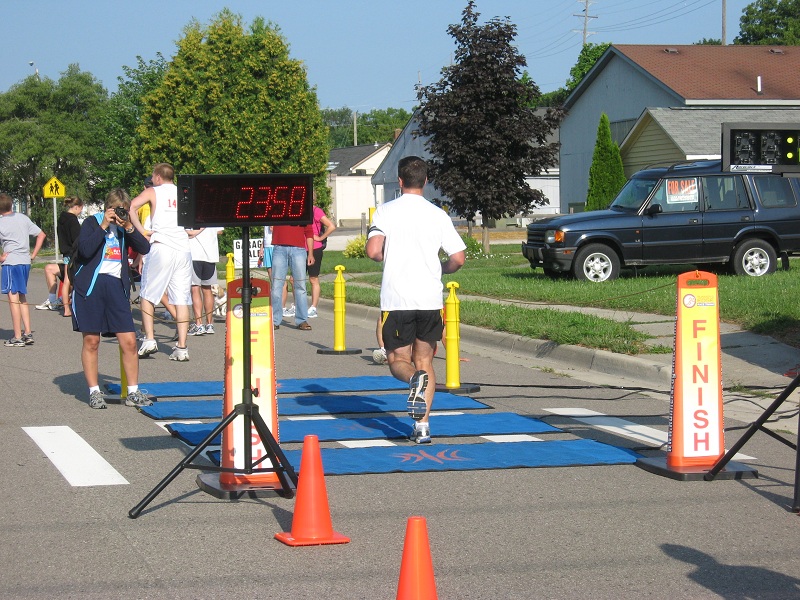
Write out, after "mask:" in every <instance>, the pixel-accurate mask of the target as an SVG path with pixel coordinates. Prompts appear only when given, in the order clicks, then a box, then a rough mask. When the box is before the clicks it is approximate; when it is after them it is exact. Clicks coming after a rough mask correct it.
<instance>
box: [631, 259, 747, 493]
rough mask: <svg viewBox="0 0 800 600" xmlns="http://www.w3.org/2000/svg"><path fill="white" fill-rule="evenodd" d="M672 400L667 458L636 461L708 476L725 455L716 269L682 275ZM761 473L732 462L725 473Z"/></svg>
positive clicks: (661, 470) (668, 471)
mask: <svg viewBox="0 0 800 600" xmlns="http://www.w3.org/2000/svg"><path fill="white" fill-rule="evenodd" d="M670 404H671V408H672V411H671V414H670V424H669V425H670V427H669V449H668V452H667V456H666V459H664V458H643V459H639V460H638V461H636V464H637V465H638V466H640V467H642V468H643V469H645V470H648V471H652V472H654V473H657V474H659V475H664V476H666V477H670V478H672V479H678V480H683V481H689V480H699V479H703V477H704V476H705V474H706V473H707V472H708V471H709V470H710V469H711V468H712V467H713V466H714V464H715V463H716V462H717V461H718V460H719V458H720V457H722V456H723V455H724V454H725V437H724V429H723V408H722V406H723V404H722V353H721V343H720V334H719V294H718V289H717V276H716V275H714V274H713V273H706V272H702V271H691V272H688V273H682V274H681V275H679V276H678V297H677V319H676V322H675V350H674V355H673V373H672V397H671V402H670ZM757 476H758V471H756V470H754V469H751V468H749V467H747V466H746V465H742V464H738V463H733V462H732V463H730V464H729V465H728V469H727V470H726V472H725V473H724V475H723V476H722V477H720V478H721V479H742V478H748V477H757Z"/></svg>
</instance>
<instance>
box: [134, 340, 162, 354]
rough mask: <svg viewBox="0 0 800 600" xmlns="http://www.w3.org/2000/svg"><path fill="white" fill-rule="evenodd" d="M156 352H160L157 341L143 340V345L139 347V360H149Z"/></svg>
mask: <svg viewBox="0 0 800 600" xmlns="http://www.w3.org/2000/svg"><path fill="white" fill-rule="evenodd" d="M156 352H158V343H157V342H156V341H155V340H142V345H141V346H139V358H147V357H148V356H150V355H151V354H155V353H156Z"/></svg>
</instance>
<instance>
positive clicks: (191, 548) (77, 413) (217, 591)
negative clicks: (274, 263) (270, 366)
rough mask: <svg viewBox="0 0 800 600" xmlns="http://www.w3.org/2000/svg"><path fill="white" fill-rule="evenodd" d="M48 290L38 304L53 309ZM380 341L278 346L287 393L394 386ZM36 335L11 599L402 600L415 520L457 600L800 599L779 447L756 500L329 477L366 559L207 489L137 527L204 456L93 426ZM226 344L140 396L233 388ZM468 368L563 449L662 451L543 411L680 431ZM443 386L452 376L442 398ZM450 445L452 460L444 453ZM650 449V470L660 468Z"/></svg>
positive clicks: (678, 488) (49, 330)
mask: <svg viewBox="0 0 800 600" xmlns="http://www.w3.org/2000/svg"><path fill="white" fill-rule="evenodd" d="M36 275H39V276H40V277H41V275H40V273H39V272H38V271H34V281H32V282H31V294H30V299H31V300H32V301H36V302H40V301H41V300H42V299H43V297H44V285H43V282H41V281H39V280H38V278H36ZM9 323H10V317H9V315H8V309H7V308H3V307H0V337H2V338H7V337H10V336H11V335H10V331H9ZM373 323H374V315H373V314H372V313H370V312H369V311H364V310H356V309H353V310H352V311H351V312H350V313H348V320H347V324H348V325H347V330H346V334H347V338H346V343H347V347H348V348H350V347H352V348H363V349H364V350H365V351H364V353H362V354H360V355H347V356H335V355H334V356H330V355H319V354H317V352H316V350H317V349H318V348H321V347H323V348H324V347H331V346H332V344H333V321H332V310H331V308H330V305H329V304H326V305H324V306H323V307H322V308H321V310H320V318H318V319H314V320H312V321H311V324H312V326H313V331H310V332H303V331H299V330H297V329H295V328H294V327H292V326H290V325H288V324H287V325H285V326H283V327H281V329H280V330H279V331H277V332H275V333H276V348H277V359H276V370H277V376H278V378H294V377H308V378H316V377H346V376H357V375H375V374H381V375H384V374H387V373H388V369H387V368H386V367H384V366H378V365H373V364H372V361H371V358H370V357H371V349H372V348H374V325H373ZM33 326H34V333H35V339H36V343H35V344H34V345H33V346H29V347H25V348H4V347H0V355H2V365H3V367H2V369H0V378H1V379H0V380H1V381H2V387H3V389H4V393H3V396H2V402H3V404H4V410H3V412H2V416H1V417H0V430H1V431H2V436H0V450H2V454H3V457H4V460H3V461H2V463H0V465H1V466H0V471H1V472H2V481H3V482H4V483H5V485H6V491H5V493H3V494H2V500H0V507H2V510H0V522H1V523H2V537H1V538H0V540H1V541H0V565H2V567H0V568H2V578H0V597H2V598H15V599H25V598H31V599H33V598H35V599H44V598H52V597H59V598H89V599H100V598H103V599H106V598H120V599H128V598H130V599H133V598H153V599H156V598H157V599H167V598H170V599H172V598H175V599H177V598H180V599H184V598H186V599H189V598H218V597H239V598H275V597H287V598H330V599H339V598H342V599H344V598H347V599H354V598H363V599H380V598H394V597H395V596H396V590H397V583H398V576H399V569H400V562H401V558H402V552H403V542H404V535H405V528H406V523H407V519H408V517H410V516H413V515H419V516H423V517H425V518H426V521H427V526H428V533H429V539H430V552H431V556H432V559H433V564H434V570H435V580H436V586H437V590H438V595H439V597H440V598H443V599H444V598H453V599H456V598H458V599H466V598H481V599H484V598H587V599H589V598H591V599H605V598H616V599H618V598H644V597H647V598H653V599H660V598H664V599H667V598H670V599H673V598H781V599H786V598H800V552H798V549H797V540H798V528H800V516H798V515H797V514H795V513H793V512H791V510H790V508H791V505H792V500H793V487H792V486H793V483H794V469H795V456H796V454H795V452H793V451H792V450H791V449H789V448H788V447H786V446H784V445H782V444H780V443H778V442H777V441H776V440H774V439H772V438H770V437H768V436H766V435H764V434H757V435H755V436H754V437H753V438H752V439H751V440H750V441H749V442H748V444H747V445H746V446H745V448H743V450H742V451H743V452H744V453H746V454H748V455H750V456H752V457H754V458H753V460H749V461H747V463H748V464H750V465H753V466H754V467H755V468H757V469H758V471H759V474H760V478H759V479H748V480H741V481H733V480H727V481H725V480H717V481H713V482H704V481H699V482H681V481H675V480H672V479H669V478H665V477H661V476H658V475H654V474H651V473H648V472H646V471H644V470H642V469H640V468H638V467H636V466H633V465H625V466H604V467H569V468H540V469H505V470H482V471H464V472H455V471H450V472H434V473H421V474H391V475H351V476H335V477H334V476H329V477H326V487H327V494H328V499H329V506H330V514H331V518H332V521H333V526H334V529H335V530H336V531H338V532H340V533H342V534H344V535H347V536H349V537H350V538H351V540H352V541H351V542H350V543H349V544H345V545H336V546H320V547H304V548H291V547H288V546H285V545H283V544H281V543H280V542H278V541H276V540H274V539H273V536H274V534H275V533H277V532H280V531H288V530H290V529H291V525H292V518H293V510H294V504H295V500H291V499H284V498H280V497H274V498H261V499H243V500H239V501H232V500H220V499H217V498H215V497H213V496H210V495H208V494H206V493H204V492H202V491H200V490H199V489H198V487H197V485H196V483H195V477H196V474H197V472H196V471H190V470H187V471H185V472H183V473H181V474H180V475H179V476H178V477H177V478H176V479H175V480H174V481H173V482H172V483H170V484H169V485H168V486H167V487H166V489H165V490H164V491H163V492H161V494H160V495H158V497H157V498H156V499H155V500H154V501H153V503H152V504H150V506H148V507H147V508H146V509H145V511H144V512H143V513H142V514H141V516H139V518H138V519H135V520H134V519H130V518H129V517H128V511H129V510H130V509H131V508H132V507H133V506H134V505H136V504H137V503H138V502H139V501H140V500H141V499H142V498H143V497H144V496H145V495H146V494H147V493H148V492H149V491H150V490H152V489H153V487H154V486H155V485H156V484H157V483H158V482H159V481H160V480H161V479H162V478H163V477H165V476H166V475H167V474H168V473H169V472H170V470H171V469H172V468H173V467H174V466H175V465H176V464H178V462H179V461H180V460H181V459H182V458H183V457H184V456H185V455H186V453H187V448H186V446H184V445H183V444H182V443H181V442H179V441H178V440H176V439H175V438H172V437H170V436H169V435H168V434H167V433H166V432H165V431H164V430H163V429H162V428H160V427H159V426H158V424H157V423H156V422H154V421H153V420H151V419H149V418H147V417H145V416H143V415H141V414H139V413H138V412H137V411H136V410H135V409H133V408H127V407H124V406H120V405H110V406H109V408H108V409H107V410H104V411H96V410H91V409H89V408H88V405H87V403H86V391H85V384H84V380H83V375H82V372H81V366H80V338H79V335H78V334H76V333H73V332H72V331H71V328H70V325H69V320H68V319H64V318H62V317H60V316H59V315H58V314H56V313H50V312H44V311H34V313H33ZM217 331H218V333H217V335H215V336H205V337H201V338H191V339H190V342H189V344H190V346H189V347H190V357H191V360H190V361H189V362H188V363H175V362H171V361H169V360H168V358H167V356H168V352H169V345H168V344H167V343H163V344H162V345H161V348H162V351H161V352H160V353H159V354H157V355H156V356H155V357H154V358H150V359H146V360H143V361H141V379H142V382H143V387H145V388H146V387H147V383H148V382H162V381H192V380H207V379H221V378H222V375H223V363H224V335H223V334H224V326H223V325H222V323H220V326H219V327H217ZM157 334H158V337H159V338H160V340H161V341H162V342H166V340H168V339H169V337H171V335H172V328H171V326H169V325H166V324H160V325H159V326H158V327H157ZM368 350H369V352H368ZM462 350H463V352H462V357H461V358H462V362H461V379H462V381H464V382H471V383H477V384H479V385H480V386H481V390H480V391H479V392H478V393H475V394H473V397H474V398H476V399H478V400H481V401H482V402H485V403H487V404H489V405H490V406H491V407H492V410H494V411H513V412H516V413H518V414H521V415H529V416H534V417H537V418H542V419H543V420H545V421H546V422H548V423H550V424H551V425H554V426H557V427H560V428H562V429H564V431H565V432H564V433H563V434H557V435H558V436H559V438H564V439H574V438H588V439H594V440H599V441H602V442H607V443H611V444H615V445H618V446H622V447H626V448H636V449H643V448H645V447H647V444H644V443H643V442H642V441H641V440H639V439H633V438H631V437H628V436H626V435H621V434H617V433H613V432H609V431H606V430H603V429H600V428H597V427H594V426H592V425H591V424H586V423H582V422H580V421H577V420H574V419H571V418H568V417H559V416H554V415H553V414H552V413H550V412H548V411H547V409H552V408H558V407H562V408H563V407H573V408H584V409H591V410H593V411H597V412H601V413H604V414H607V415H610V416H614V417H619V418H622V419H626V420H629V421H632V422H633V423H636V424H638V425H642V426H646V427H650V428H654V429H657V430H659V431H662V432H664V431H666V430H667V427H668V411H669V398H668V394H664V393H663V392H662V391H657V390H655V389H652V388H651V387H650V385H648V384H647V383H646V382H638V381H636V380H634V379H630V380H628V379H625V378H624V377H619V376H614V377H608V376H605V377H604V376H603V375H602V374H599V373H597V372H589V371H581V370H579V369H573V368H566V367H567V365H563V364H558V363H555V362H548V361H546V360H540V359H537V358H536V357H534V356H531V355H527V354H525V353H524V352H514V351H498V349H497V348H496V347H495V346H494V345H487V346H485V347H482V346H481V345H480V344H479V343H474V342H470V343H468V344H467V343H465V344H463V346H462ZM444 368H445V361H444V359H442V358H438V359H437V360H436V370H437V374H438V375H439V377H440V378H444ZM101 374H102V375H101V379H102V380H103V381H104V382H118V381H119V360H118V351H117V346H116V344H115V343H114V342H105V343H103V344H102V346H101ZM736 424H738V423H737V422H736V421H733V420H730V419H728V420H727V421H726V425H727V426H731V425H736ZM44 426H66V427H69V428H71V429H72V430H73V431H74V432H75V433H77V434H78V435H79V436H80V437H81V438H82V439H83V440H85V441H86V442H87V443H88V444H89V445H90V446H91V447H92V448H94V449H95V450H96V451H97V452H98V453H99V454H100V455H101V456H102V457H103V458H104V459H105V460H106V461H108V463H110V465H111V466H112V467H113V468H114V469H116V471H118V472H119V473H120V474H121V475H122V476H123V477H124V478H125V480H126V481H127V482H128V483H125V484H121V485H103V486H92V485H90V486H80V487H76V486H73V485H70V484H69V483H68V482H67V480H66V479H65V478H64V477H63V476H62V475H61V473H60V472H59V471H58V470H57V469H56V468H55V467H54V465H53V463H52V462H51V460H50V459H49V458H48V456H46V455H45V454H44V452H43V451H42V450H40V448H39V447H38V446H37V445H36V444H35V443H34V442H33V440H32V439H31V437H30V436H29V435H28V434H27V433H26V432H25V431H24V430H23V427H44ZM432 433H433V435H434V443H433V445H432V446H431V448H432V449H435V447H436V444H437V443H443V442H444V441H445V440H441V439H436V437H435V436H436V431H435V428H434V430H433V432H432ZM738 435H740V432H731V433H730V434H729V435H728V437H727V442H728V446H730V445H731V444H732V443H733V442H734V441H735V440H736V439H737V437H738ZM461 441H476V442H477V441H479V440H461ZM323 445H334V444H323ZM296 447H298V446H287V449H291V448H296ZM651 448H652V449H650V450H642V453H643V454H644V455H646V456H660V455H663V453H662V452H661V451H660V450H658V449H657V448H654V447H652V446H651Z"/></svg>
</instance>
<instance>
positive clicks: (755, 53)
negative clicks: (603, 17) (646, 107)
mask: <svg viewBox="0 0 800 600" xmlns="http://www.w3.org/2000/svg"><path fill="white" fill-rule="evenodd" d="M612 48H613V50H615V51H616V53H617V54H618V55H620V56H622V57H624V58H627V59H628V60H630V61H631V62H633V63H635V64H636V65H638V66H639V67H640V68H642V69H643V70H645V71H646V72H647V73H649V74H650V75H651V76H652V77H654V78H655V79H657V80H659V81H660V82H661V83H662V84H663V85H665V86H666V87H668V88H670V89H671V90H673V91H674V92H675V93H677V94H678V95H679V96H681V97H683V98H685V99H687V100H750V101H760V102H764V101H770V100H772V101H774V100H800V46H736V45H734V46H709V45H691V46H674V45H664V44H661V45H658V44H653V45H622V44H621V45H616V44H615V45H614V46H612ZM609 50H611V49H609ZM759 75H760V76H761V90H762V93H761V94H759V93H758V90H757V78H758V76H759Z"/></svg>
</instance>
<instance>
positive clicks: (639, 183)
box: [610, 177, 658, 212]
mask: <svg viewBox="0 0 800 600" xmlns="http://www.w3.org/2000/svg"><path fill="white" fill-rule="evenodd" d="M657 183H658V179H642V178H639V177H634V178H633V179H630V180H628V183H626V184H625V187H623V188H622V190H620V192H619V194H617V197H616V198H615V199H614V202H612V203H611V206H610V208H612V209H615V210H625V211H634V212H635V211H637V210H639V209H640V208H641V206H642V204H644V201H645V200H647V197H648V196H649V195H650V192H652V191H653V188H654V187H655V186H656V184H657Z"/></svg>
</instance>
